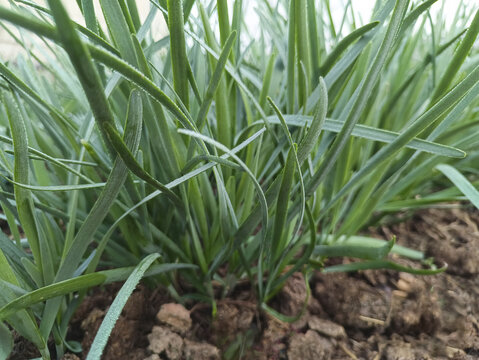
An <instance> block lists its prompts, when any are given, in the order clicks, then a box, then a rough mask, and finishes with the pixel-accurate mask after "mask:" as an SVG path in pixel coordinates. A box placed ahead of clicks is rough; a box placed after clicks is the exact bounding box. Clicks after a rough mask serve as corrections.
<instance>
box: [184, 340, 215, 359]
mask: <svg viewBox="0 0 479 360" xmlns="http://www.w3.org/2000/svg"><path fill="white" fill-rule="evenodd" d="M183 356H184V359H185V360H219V359H220V351H219V349H218V348H217V347H215V346H213V345H211V344H207V343H199V342H196V341H190V340H188V339H186V340H185V346H184V349H183Z"/></svg>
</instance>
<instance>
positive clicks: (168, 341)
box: [148, 326, 183, 360]
mask: <svg viewBox="0 0 479 360" xmlns="http://www.w3.org/2000/svg"><path fill="white" fill-rule="evenodd" d="M148 340H149V341H150V345H148V350H150V351H151V352H153V353H155V354H165V355H166V357H167V358H168V359H169V360H179V359H181V355H182V353H183V339H182V338H181V336H179V335H178V334H175V333H174V332H172V331H171V330H170V329H168V328H166V327H162V326H154V327H153V329H152V331H151V333H150V334H148Z"/></svg>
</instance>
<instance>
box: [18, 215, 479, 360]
mask: <svg viewBox="0 0 479 360" xmlns="http://www.w3.org/2000/svg"><path fill="white" fill-rule="evenodd" d="M478 224H479V212H477V211H468V210H460V209H448V210H445V209H441V210H439V209H430V210H425V211H422V212H419V213H417V214H416V215H414V216H413V217H412V218H411V219H410V220H408V221H407V222H404V223H400V224H396V225H392V226H389V227H383V228H380V229H370V231H369V232H368V233H369V234H372V235H373V236H376V237H380V238H390V237H391V236H392V235H396V236H397V239H398V243H399V244H401V245H405V246H409V247H411V248H415V249H419V250H422V251H424V252H425V254H426V255H427V256H432V257H434V260H435V263H437V264H441V263H442V262H446V263H447V264H448V265H449V267H448V270H447V271H446V272H445V273H443V274H440V275H435V276H413V275H410V274H406V273H398V272H394V271H386V270H381V271H376V270H374V271H372V270H368V271H361V272H358V273H348V274H344V273H339V274H322V273H319V272H318V273H315V274H314V275H313V276H312V278H311V281H310V287H311V290H312V292H311V293H312V296H311V298H310V299H309V303H308V307H307V310H306V312H305V314H304V316H302V317H301V319H299V320H298V321H296V322H295V323H293V324H286V323H283V322H280V321H279V320H277V319H275V318H272V317H269V316H266V315H265V314H259V313H258V312H257V310H256V306H255V303H254V301H253V296H252V295H251V293H250V291H248V288H247V287H246V288H241V287H240V288H238V290H237V291H236V293H235V294H234V296H233V297H232V298H229V299H225V300H220V301H218V304H217V306H218V309H217V316H216V318H215V319H214V320H212V318H211V308H210V307H208V306H205V305H196V306H193V307H192V308H190V309H189V310H188V311H187V310H186V309H184V308H182V307H181V306H179V305H173V304H171V302H172V301H171V299H169V298H168V296H166V295H164V293H163V292H162V291H160V290H156V291H152V290H150V289H148V288H147V287H145V286H140V287H139V288H138V289H137V290H136V291H135V292H134V294H133V296H132V297H131V298H130V300H129V301H128V303H127V305H126V308H125V310H124V311H123V314H122V315H121V317H120V318H119V320H118V322H117V325H116V327H115V329H114V331H113V334H112V336H111V338H110V341H109V343H108V345H107V348H106V353H105V355H104V359H146V358H148V359H150V360H155V359H170V360H173V359H219V358H220V357H221V358H224V359H238V358H241V359H290V360H293V359H305V360H308V359H332V360H339V359H368V360H369V359H375V360H382V359H384V360H399V359H404V360H409V359H411V360H414V359H470V360H472V359H479V277H478V276H477V274H478V272H479V229H478ZM394 260H395V261H398V262H401V263H402V264H407V265H410V266H416V267H417V266H418V264H417V263H414V262H411V261H408V260H404V259H398V258H394ZM333 261H335V259H333ZM341 261H343V262H348V261H352V260H350V259H343V260H341ZM336 263H337V260H336ZM118 289H119V286H118V285H117V286H114V287H108V288H107V289H106V290H105V289H103V290H99V289H97V290H96V291H95V292H94V293H93V294H92V295H91V296H89V297H88V298H87V299H86V301H85V302H84V303H83V304H82V306H81V307H80V309H79V310H78V312H77V313H76V315H75V318H74V320H73V322H72V325H71V331H70V334H69V339H72V340H73V339H75V340H78V341H80V342H81V343H82V347H83V349H84V352H83V354H79V356H80V358H82V359H83V358H85V355H86V353H87V350H88V348H89V346H90V344H91V342H92V341H93V338H94V336H95V334H96V331H97V329H98V327H99V325H100V323H101V321H102V319H103V316H104V314H105V312H106V310H107V308H108V306H109V304H111V302H112V301H113V298H114V295H115V293H116V291H117V290H118ZM305 298H306V287H305V283H304V280H303V278H302V275H301V274H295V275H294V276H293V277H291V279H290V280H289V281H288V283H287V284H286V286H285V288H284V289H283V290H282V291H281V293H280V294H279V295H278V296H277V297H276V298H275V299H274V301H273V302H272V304H271V305H272V306H273V307H274V308H275V309H276V310H278V311H280V312H281V313H283V314H285V315H295V314H298V313H299V312H300V311H301V309H302V303H303V301H304V299H305ZM160 309H162V311H161V312H160V313H161V314H158V316H156V315H157V313H158V312H159V311H160ZM17 354H18V353H17ZM220 354H221V355H220ZM26 356H27V355H26V354H25V356H24V357H21V358H23V359H26V358H27V357H26ZM69 356H70V357H69V358H68V359H73V358H74V357H73V356H72V355H69ZM16 358H19V357H16ZM65 359H66V358H65Z"/></svg>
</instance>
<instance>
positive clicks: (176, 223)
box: [0, 0, 479, 359]
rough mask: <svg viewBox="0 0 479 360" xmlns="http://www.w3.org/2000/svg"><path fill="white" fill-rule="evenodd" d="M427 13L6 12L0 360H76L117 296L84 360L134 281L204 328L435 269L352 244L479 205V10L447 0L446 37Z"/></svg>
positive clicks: (211, 8) (168, 6)
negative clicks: (296, 281)
mask: <svg viewBox="0 0 479 360" xmlns="http://www.w3.org/2000/svg"><path fill="white" fill-rule="evenodd" d="M144 1H145V2H146V0H144ZM435 2H436V1H435V0H426V1H423V2H420V3H418V2H410V1H408V0H383V1H379V0H378V1H377V2H376V5H375V7H374V12H373V14H372V15H371V18H370V19H368V21H367V22H365V23H362V22H361V21H359V19H358V17H357V14H356V12H355V9H354V3H353V2H350V3H349V6H348V7H346V9H345V12H344V16H343V19H342V22H341V24H337V23H335V22H334V21H333V16H332V14H331V6H330V3H329V0H320V1H314V0H298V1H290V2H288V1H285V0H278V1H235V2H234V5H233V6H229V5H231V4H230V3H229V2H227V1H226V0H217V1H206V0H204V1H193V0H184V1H177V0H151V1H150V2H149V5H150V8H149V11H148V13H147V14H146V17H145V19H144V20H142V19H141V17H140V15H139V11H138V9H137V5H136V2H135V1H130V0H120V1H118V0H100V1H99V4H100V7H99V8H96V7H95V6H93V5H94V4H93V0H81V1H80V0H78V1H77V2H76V3H77V5H78V7H79V9H80V11H81V13H82V14H83V17H84V20H85V21H84V25H82V24H78V23H75V22H73V21H72V20H71V19H70V18H69V16H68V14H67V12H66V11H65V9H64V7H63V5H62V2H60V1H59V0H49V1H48V7H43V6H41V5H39V4H36V3H34V2H31V1H26V0H17V1H11V2H10V6H9V7H3V6H2V7H0V19H1V22H0V25H1V26H2V27H3V29H4V30H5V31H7V32H8V33H9V34H10V36H11V37H12V38H13V39H14V40H15V41H16V43H17V44H18V45H19V46H20V47H22V48H23V52H22V53H21V54H20V55H19V56H18V57H17V58H16V59H15V61H13V62H0V75H1V80H0V86H1V89H0V91H1V95H2V105H1V112H0V126H1V127H2V129H3V130H2V131H3V132H2V135H0V140H1V142H2V147H1V150H0V165H1V168H2V172H1V174H2V178H3V181H2V191H1V192H0V205H1V207H2V210H3V216H2V218H3V220H4V221H6V223H7V225H8V228H9V236H7V235H6V234H5V233H2V234H0V320H1V322H0V357H2V358H5V357H6V356H8V353H10V351H11V349H12V336H11V334H10V331H11V329H14V330H15V331H17V332H18V333H19V334H20V335H22V336H24V337H25V338H27V339H28V340H30V341H31V342H33V343H34V344H35V346H37V348H38V350H39V351H40V353H41V356H42V358H43V359H50V358H51V357H52V356H53V355H52V354H53V353H52V350H53V349H54V350H55V352H54V355H55V356H56V357H57V358H61V357H62V355H63V354H64V352H65V350H66V349H67V348H68V349H70V350H73V351H80V350H81V349H80V348H79V344H77V343H74V342H71V341H69V340H68V336H67V332H68V324H69V321H70V319H71V317H72V315H73V314H74V312H75V309H76V308H77V307H78V305H79V304H80V303H81V301H82V299H83V298H84V296H85V295H86V293H87V289H88V288H91V287H93V286H97V285H100V284H107V283H111V282H114V281H125V280H126V282H125V284H124V286H123V288H122V289H121V291H120V292H119V294H118V296H117V298H116V299H115V301H114V303H113V304H112V306H111V307H110V310H109V312H108V314H107V315H106V318H105V321H104V323H103V324H102V326H101V331H99V334H98V336H97V337H96V338H95V341H94V343H93V345H92V348H91V350H90V352H89V356H88V358H89V359H99V358H100V357H101V354H102V351H103V349H104V346H105V344H106V342H107V339H108V336H109V334H110V333H111V330H112V327H113V326H114V323H115V320H116V319H117V318H118V316H119V314H120V312H121V309H122V308H123V306H124V304H125V302H126V300H127V299H128V297H129V295H130V294H131V292H132V291H133V289H134V287H135V286H136V284H137V283H138V282H139V281H140V279H141V278H142V277H144V276H148V277H149V278H151V279H152V284H158V285H159V284H161V285H163V286H165V287H166V288H167V289H168V291H169V292H170V293H171V295H172V296H173V297H175V298H176V299H177V301H179V302H186V301H191V300H193V301H202V302H206V303H209V304H211V306H212V309H213V316H214V315H215V309H216V307H215V302H216V300H217V299H218V296H220V297H224V296H228V295H229V294H230V293H231V292H232V291H233V290H234V288H235V285H236V283H237V282H238V281H239V280H242V279H248V280H249V282H250V283H251V288H252V291H253V292H254V294H255V295H256V297H257V302H258V307H259V310H260V311H264V312H268V313H270V314H273V315H274V316H277V317H279V318H281V319H282V320H285V321H292V320H294V318H289V317H286V316H284V315H282V314H280V313H278V312H277V311H275V310H274V309H272V308H271V307H270V306H269V305H268V303H269V301H270V300H271V299H272V298H273V297H274V295H275V294H276V293H277V292H278V291H279V290H280V289H281V287H282V285H283V284H284V282H285V281H286V280H287V279H288V277H289V276H290V275H291V274H292V273H294V272H297V271H301V272H303V273H304V274H305V279H306V285H307V279H308V274H309V273H310V272H311V270H313V269H320V270H322V271H324V272H333V271H352V270H359V269H369V268H389V269H396V270H399V271H408V272H412V273H416V274H434V273H437V272H439V271H442V270H444V268H439V269H438V268H436V267H435V266H432V267H430V268H426V266H418V267H417V268H406V267H404V266H401V265H399V264H396V263H394V262H392V261H390V260H388V259H387V255H388V253H390V252H395V253H398V254H400V255H402V256H406V257H410V258H413V259H416V260H418V262H420V261H422V260H424V259H423V257H424V255H423V254H422V253H420V252H418V251H415V250H413V249H407V248H404V247H401V246H398V245H396V244H395V240H394V239H390V240H389V241H386V240H387V239H386V240H379V239H372V238H367V237H360V236H357V234H358V232H359V231H360V230H361V229H363V228H364V227H365V226H366V225H371V224H375V223H377V222H379V221H382V220H383V219H384V218H385V216H386V218H387V215H389V214H394V213H395V212H398V211H403V210H405V209H409V210H413V209H416V208H419V207H424V206H433V205H434V204H436V203H439V202H446V201H457V200H463V199H465V197H466V198H468V199H470V200H471V202H472V203H473V204H474V205H476V206H478V205H479V200H478V199H479V195H478V192H477V190H476V188H477V169H475V168H474V164H475V163H477V157H478V152H477V146H478V138H477V136H474V134H475V133H476V132H477V131H478V130H479V122H478V118H477V113H478V100H477V99H478V98H479V96H478V95H479V58H478V52H477V45H476V44H477V42H476V39H477V35H478V32H479V10H478V9H474V11H476V12H475V13H474V12H473V11H472V12H471V9H470V8H468V7H467V6H465V5H463V4H462V2H461V3H459V4H458V5H457V13H456V14H455V18H454V20H453V22H452V23H451V24H448V23H445V22H444V21H443V15H444V14H443V12H444V10H443V8H441V5H440V4H435ZM433 6H434V7H438V8H439V10H438V11H437V12H436V14H437V15H434V16H435V17H436V18H433V15H432V13H431V12H430V9H431V7H433ZM98 11H101V13H98ZM252 14H254V15H255V16H256V17H258V19H259V32H258V33H253V32H252V31H251V30H252V29H251V28H250V27H249V24H248V21H249V20H248V19H249V18H250V17H251V15H252ZM100 18H104V19H105V20H106V25H105V26H101V25H100V21H99V20H98V19H100ZM158 18H160V19H163V20H164V21H165V23H166V24H167V27H168V30H169V31H168V34H166V35H164V36H163V37H158V34H155V33H154V32H153V31H152V23H153V21H155V20H156V19H158ZM466 153H467V154H468V156H467V157H466ZM444 175H445V177H444ZM446 178H447V180H446ZM474 179H476V180H474ZM449 181H452V183H453V184H454V185H455V186H452V185H451V183H450V182H449ZM456 186H457V187H456ZM332 256H349V257H353V258H357V259H358V261H357V262H354V263H350V264H347V265H337V266H330V267H324V265H323V264H324V259H325V258H327V257H332ZM425 265H426V264H425ZM49 344H50V346H48V345H49ZM51 344H54V345H51Z"/></svg>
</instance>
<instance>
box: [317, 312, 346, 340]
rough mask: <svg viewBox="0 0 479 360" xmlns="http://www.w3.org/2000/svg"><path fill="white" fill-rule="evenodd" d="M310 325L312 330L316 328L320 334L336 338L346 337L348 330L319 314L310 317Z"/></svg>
mask: <svg viewBox="0 0 479 360" xmlns="http://www.w3.org/2000/svg"><path fill="white" fill-rule="evenodd" d="M308 326H309V328H310V329H311V330H315V331H317V332H318V333H319V334H321V335H324V336H327V337H331V338H336V339H339V338H345V337H346V331H345V330H344V328H343V327H342V326H341V325H338V324H336V323H334V322H332V321H329V320H326V319H321V318H319V317H317V316H311V317H310V318H309V321H308Z"/></svg>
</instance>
